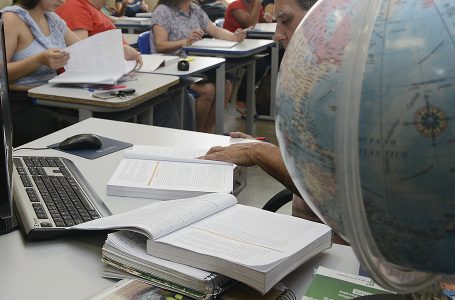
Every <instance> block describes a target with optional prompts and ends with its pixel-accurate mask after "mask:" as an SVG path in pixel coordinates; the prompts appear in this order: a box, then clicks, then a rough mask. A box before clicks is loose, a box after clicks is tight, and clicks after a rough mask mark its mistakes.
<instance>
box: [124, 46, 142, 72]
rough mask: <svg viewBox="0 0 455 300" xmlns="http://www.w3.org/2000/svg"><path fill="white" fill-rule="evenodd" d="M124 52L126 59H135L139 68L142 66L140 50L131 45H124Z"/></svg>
mask: <svg viewBox="0 0 455 300" xmlns="http://www.w3.org/2000/svg"><path fill="white" fill-rule="evenodd" d="M123 53H124V56H125V59H126V60H135V61H136V62H137V65H138V69H140V68H141V67H142V56H141V53H140V52H139V51H137V50H136V49H134V48H133V47H131V46H129V45H123Z"/></svg>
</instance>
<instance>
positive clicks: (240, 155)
mask: <svg viewBox="0 0 455 300" xmlns="http://www.w3.org/2000/svg"><path fill="white" fill-rule="evenodd" d="M260 144H261V143H243V144H234V145H230V146H227V147H221V146H216V147H212V148H210V150H209V151H208V152H207V154H206V155H205V156H203V157H201V159H207V160H218V161H225V162H229V163H233V164H236V165H239V166H242V167H251V166H254V165H256V162H255V160H254V147H258V145H260Z"/></svg>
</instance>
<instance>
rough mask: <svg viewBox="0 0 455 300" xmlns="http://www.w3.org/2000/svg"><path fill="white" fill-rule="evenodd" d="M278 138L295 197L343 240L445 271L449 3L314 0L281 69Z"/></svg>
mask: <svg viewBox="0 0 455 300" xmlns="http://www.w3.org/2000/svg"><path fill="white" fill-rule="evenodd" d="M277 135H278V140H279V144H280V148H281V151H282V155H283V157H284V160H285V162H286V166H287V168H288V170H289V172H290V174H291V176H292V178H293V180H294V182H295V183H296V186H297V187H298V189H299V191H300V192H301V195H302V197H303V198H304V199H305V200H306V201H307V202H308V203H309V204H310V206H311V207H312V208H313V209H314V210H315V211H316V212H317V214H318V215H319V216H320V217H321V218H322V219H323V220H324V221H325V222H326V223H327V224H328V225H330V226H331V227H332V228H333V229H334V230H335V231H336V232H337V233H340V234H341V235H342V236H343V237H345V238H346V239H348V240H349V241H350V242H351V244H353V247H354V246H355V245H357V246H358V248H362V247H369V248H371V249H376V250H379V253H380V259H384V260H385V261H387V262H389V263H390V264H393V265H397V266H400V267H403V268H409V269H410V270H417V271H422V272H428V273H446V274H454V273H455V1H453V0H412V1H411V0H400V1H397V0H361V1H360V0H322V1H319V2H318V3H317V4H316V5H315V6H314V7H313V8H312V9H311V11H310V13H308V14H307V16H306V17H305V18H304V20H303V22H302V23H301V24H300V26H299V28H298V29H297V30H296V32H295V33H294V36H293V38H292V41H291V43H290V45H289V46H288V48H287V49H286V53H285V55H284V58H283V61H282V64H281V67H280V74H279V78H278V87H277ZM360 204H361V205H360ZM358 206H361V209H360V210H357V208H356V207H358ZM362 222H363V223H362ZM353 224H354V225H353ZM355 224H357V225H358V227H360V229H356V228H355ZM363 229H369V230H366V231H368V232H369V233H368V234H369V235H370V236H371V238H372V240H373V241H374V243H370V241H367V240H365V242H364V244H368V245H367V246H365V245H362V244H361V243H362V241H359V240H358V238H359V237H358V235H357V233H356V232H357V230H363ZM358 232H360V231H358ZM359 234H360V233H359ZM354 248H356V247H354Z"/></svg>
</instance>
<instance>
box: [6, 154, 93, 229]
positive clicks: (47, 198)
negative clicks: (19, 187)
mask: <svg viewBox="0 0 455 300" xmlns="http://www.w3.org/2000/svg"><path fill="white" fill-rule="evenodd" d="M13 160H14V165H15V166H16V170H17V172H18V174H19V177H20V179H21V181H22V184H23V185H24V187H25V190H26V192H27V195H28V198H29V199H28V200H29V201H30V202H31V204H32V207H33V210H34V212H35V214H36V217H37V218H38V222H39V224H40V226H41V227H69V226H73V225H77V224H80V223H83V222H87V221H91V220H93V219H98V218H100V215H99V213H98V212H97V211H96V210H95V208H94V207H93V205H92V204H91V203H90V201H89V200H88V199H87V197H86V196H85V194H84V192H83V191H82V189H81V187H80V186H79V184H78V182H77V180H76V179H75V178H74V177H73V175H72V174H71V172H70V171H69V170H68V168H67V167H66V165H65V163H64V162H63V161H62V159H61V158H59V157H30V156H25V157H22V160H21V159H19V158H17V157H15V158H13ZM41 199H42V200H41Z"/></svg>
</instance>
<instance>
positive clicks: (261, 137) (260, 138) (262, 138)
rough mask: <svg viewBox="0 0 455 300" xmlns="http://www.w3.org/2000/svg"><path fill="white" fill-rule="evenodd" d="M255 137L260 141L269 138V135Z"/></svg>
mask: <svg viewBox="0 0 455 300" xmlns="http://www.w3.org/2000/svg"><path fill="white" fill-rule="evenodd" d="M255 139H256V140H258V141H265V140H266V139H267V137H265V136H258V137H256V138H255Z"/></svg>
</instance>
